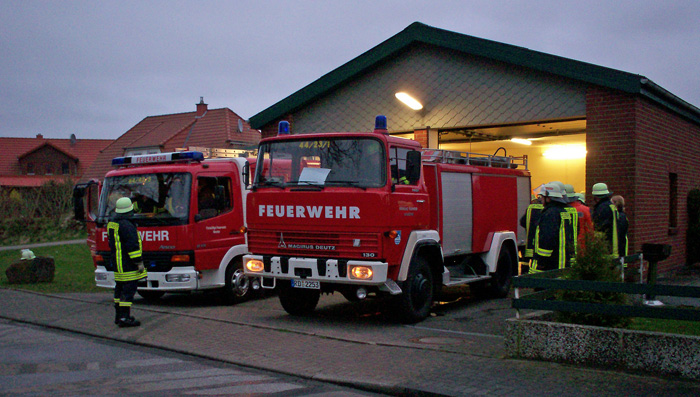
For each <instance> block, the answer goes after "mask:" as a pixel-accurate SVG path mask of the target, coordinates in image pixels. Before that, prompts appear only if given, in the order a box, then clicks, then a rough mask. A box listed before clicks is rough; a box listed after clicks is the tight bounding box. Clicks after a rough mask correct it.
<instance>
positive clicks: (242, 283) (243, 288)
mask: <svg viewBox="0 0 700 397" xmlns="http://www.w3.org/2000/svg"><path fill="white" fill-rule="evenodd" d="M222 292H223V297H224V300H226V302H227V303H228V304H231V305H233V304H236V303H241V302H245V301H247V300H248V299H250V298H251V296H252V295H253V288H252V286H251V282H250V278H248V277H247V276H246V275H245V274H244V272H243V264H242V263H241V261H240V260H234V261H232V262H231V263H229V265H228V267H227V268H226V285H225V286H224V289H223V291H222Z"/></svg>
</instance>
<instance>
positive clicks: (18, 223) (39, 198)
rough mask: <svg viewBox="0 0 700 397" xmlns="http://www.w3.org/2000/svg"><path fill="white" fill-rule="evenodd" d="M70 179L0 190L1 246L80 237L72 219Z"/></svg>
mask: <svg viewBox="0 0 700 397" xmlns="http://www.w3.org/2000/svg"><path fill="white" fill-rule="evenodd" d="M72 202H73V181H72V180H70V179H65V180H63V181H58V182H56V181H50V182H48V183H45V184H44V185H42V186H41V187H37V188H23V189H12V190H9V189H2V190H0V241H2V242H3V243H2V244H3V245H15V244H26V243H31V242H40V241H56V240H69V239H74V238H83V237H84V235H85V232H84V227H83V225H81V224H79V223H77V222H75V221H74V220H73V219H72V218H73V216H72V210H73V208H72Z"/></svg>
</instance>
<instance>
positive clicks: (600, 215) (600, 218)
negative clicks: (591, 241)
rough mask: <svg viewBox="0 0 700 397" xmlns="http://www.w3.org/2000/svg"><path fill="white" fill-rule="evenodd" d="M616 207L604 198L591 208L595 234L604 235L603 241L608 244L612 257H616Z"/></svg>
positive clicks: (617, 253) (608, 199)
mask: <svg viewBox="0 0 700 397" xmlns="http://www.w3.org/2000/svg"><path fill="white" fill-rule="evenodd" d="M617 219H618V215H617V207H615V205H614V204H612V203H611V202H610V198H608V197H606V198H604V199H602V200H600V201H599V202H598V203H596V205H595V207H593V226H594V227H595V230H596V231H597V232H603V233H605V239H606V240H608V243H610V248H611V252H612V254H613V256H615V257H618V256H620V255H619V251H618V250H619V246H618V242H617V241H618V231H617Z"/></svg>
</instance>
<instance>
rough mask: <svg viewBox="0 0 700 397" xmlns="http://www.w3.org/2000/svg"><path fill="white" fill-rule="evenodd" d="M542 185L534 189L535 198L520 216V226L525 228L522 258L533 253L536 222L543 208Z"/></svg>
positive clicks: (528, 257)
mask: <svg viewBox="0 0 700 397" xmlns="http://www.w3.org/2000/svg"><path fill="white" fill-rule="evenodd" d="M542 188H543V185H542V186H539V187H537V188H536V189H535V194H536V195H537V198H536V199H535V200H533V202H532V204H530V205H528V206H527V210H526V211H525V214H523V216H522V217H520V226H522V227H524V228H525V235H526V236H527V237H526V240H525V251H524V252H523V259H526V260H530V259H532V257H533V255H534V244H535V230H536V229H537V222H538V221H539V220H540V215H541V214H542V210H543V209H544V197H543V196H542V194H543V189H542Z"/></svg>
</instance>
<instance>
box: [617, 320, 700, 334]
mask: <svg viewBox="0 0 700 397" xmlns="http://www.w3.org/2000/svg"><path fill="white" fill-rule="evenodd" d="M625 328H627V329H632V330H636V331H653V332H665V333H667V334H680V335H695V336H700V321H683V320H670V319H659V318H635V319H633V321H632V323H631V324H629V325H628V326H627V327H625Z"/></svg>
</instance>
